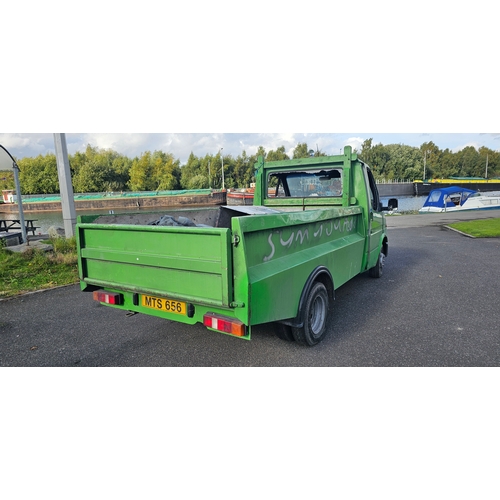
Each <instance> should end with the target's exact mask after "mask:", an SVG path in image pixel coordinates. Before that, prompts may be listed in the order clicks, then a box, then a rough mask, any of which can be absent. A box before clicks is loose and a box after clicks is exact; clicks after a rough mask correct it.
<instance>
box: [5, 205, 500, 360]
mask: <svg viewBox="0 0 500 500" xmlns="http://www.w3.org/2000/svg"><path fill="white" fill-rule="evenodd" d="M497 212H498V211H495V212H491V213H487V214H484V215H483V214H481V217H492V216H496V217H498V216H500V214H499V213H497ZM469 216H470V214H466V215H465V218H467V217H469ZM456 217H457V216H456V215H454V216H453V217H448V218H456ZM459 218H460V219H463V218H464V215H462V216H460V217H459ZM473 218H477V214H476V216H475V217H473ZM445 219H446V218H445ZM444 222H446V220H442V217H441V216H434V215H429V216H415V215H414V216H393V217H389V218H388V226H389V231H388V233H389V257H388V259H387V261H386V266H385V268H384V274H383V276H382V278H380V279H373V278H370V277H369V276H368V274H367V273H364V274H362V275H360V276H358V277H356V278H355V279H353V280H352V281H351V282H349V283H347V284H346V285H344V286H343V287H341V288H340V289H339V290H337V293H336V300H335V303H334V314H333V318H332V321H331V324H330V327H329V332H328V336H327V338H326V339H325V340H324V341H323V342H322V343H321V344H319V345H317V346H315V347H313V348H307V347H301V346H298V345H296V344H294V343H288V342H284V341H282V340H279V339H278V338H277V337H275V335H274V332H273V327H272V325H263V326H258V327H254V328H253V330H252V340H251V341H244V340H241V339H237V338H233V337H229V336H225V335H223V334H218V333H215V332H211V331H208V330H207V329H206V328H204V327H203V326H201V325H196V326H187V325H182V324H179V323H174V322H169V321H165V320H161V319H159V318H155V317H151V316H144V315H134V316H126V315H125V313H124V312H123V311H119V310H115V309H112V308H109V307H105V306H101V305H100V304H98V303H96V302H94V301H93V300H92V297H91V294H87V293H82V292H80V289H79V286H78V285H75V286H69V287H64V288H58V289H53V290H49V291H45V292H39V293H34V294H28V295H24V296H21V297H17V298H14V299H10V300H2V301H0V366H3V367H6V366H328V367H333V366H426V367H431V366H438V367H441V366H499V365H500V334H499V325H500V280H499V279H498V271H497V265H498V264H497V262H498V257H499V256H500V239H473V238H468V237H465V236H462V235H461V234H459V233H456V232H454V231H451V230H448V229H445V228H443V223H444Z"/></svg>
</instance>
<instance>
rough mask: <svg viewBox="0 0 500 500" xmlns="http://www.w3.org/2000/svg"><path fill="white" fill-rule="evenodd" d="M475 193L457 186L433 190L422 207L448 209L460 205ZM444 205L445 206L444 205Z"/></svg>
mask: <svg viewBox="0 0 500 500" xmlns="http://www.w3.org/2000/svg"><path fill="white" fill-rule="evenodd" d="M476 192H477V191H473V190H472V189H467V188H463V187H458V186H451V187H446V188H439V189H433V190H432V191H431V192H430V193H429V196H428V197H427V199H426V200H425V203H424V207H437V208H444V207H445V206H446V208H450V207H455V206H457V205H462V204H463V203H464V201H465V200H467V198H469V196H471V195H473V194H475V193H476ZM445 203H446V204H445Z"/></svg>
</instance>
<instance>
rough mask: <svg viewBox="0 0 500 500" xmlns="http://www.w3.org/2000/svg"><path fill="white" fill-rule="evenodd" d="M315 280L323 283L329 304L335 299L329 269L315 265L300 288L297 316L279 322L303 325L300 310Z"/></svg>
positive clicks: (295, 325)
mask: <svg viewBox="0 0 500 500" xmlns="http://www.w3.org/2000/svg"><path fill="white" fill-rule="evenodd" d="M317 282H320V283H323V285H325V288H326V290H327V292H328V300H329V302H330V304H331V303H332V302H333V300H335V287H334V283H333V277H332V274H331V273H330V271H329V270H328V268H327V267H325V266H318V267H316V268H315V269H314V270H313V272H312V273H311V274H310V275H309V277H308V278H307V280H306V282H305V284H304V287H303V289H302V293H301V295H300V300H299V307H298V310H297V316H295V318H292V319H289V320H285V321H281V323H283V324H285V325H290V326H293V327H296V328H302V326H304V318H303V317H302V310H303V306H304V302H305V301H306V299H307V296H308V295H309V292H310V291H311V289H312V287H313V285H314V284H315V283H317Z"/></svg>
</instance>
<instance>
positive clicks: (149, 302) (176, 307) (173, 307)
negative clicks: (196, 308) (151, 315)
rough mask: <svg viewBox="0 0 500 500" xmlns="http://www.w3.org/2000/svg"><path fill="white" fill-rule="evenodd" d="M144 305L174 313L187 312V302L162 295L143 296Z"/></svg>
mask: <svg viewBox="0 0 500 500" xmlns="http://www.w3.org/2000/svg"><path fill="white" fill-rule="evenodd" d="M142 305H143V306H144V307H150V308H151V309H156V310H157V311H165V312H169V313H174V314H186V303H185V302H179V301H178V300H171V299H165V298H160V297H151V296H150V295H143V296H142Z"/></svg>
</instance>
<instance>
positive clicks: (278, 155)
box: [266, 146, 290, 161]
mask: <svg viewBox="0 0 500 500" xmlns="http://www.w3.org/2000/svg"><path fill="white" fill-rule="evenodd" d="M289 159H290V157H289V156H288V155H287V154H286V152H285V146H280V147H279V148H278V149H277V150H276V151H273V150H271V151H269V153H267V157H266V161H281V160H289Z"/></svg>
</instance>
